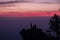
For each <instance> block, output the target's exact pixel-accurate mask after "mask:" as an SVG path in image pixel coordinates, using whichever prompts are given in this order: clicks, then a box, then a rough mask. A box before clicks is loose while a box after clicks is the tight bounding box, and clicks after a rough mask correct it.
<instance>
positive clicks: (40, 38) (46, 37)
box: [20, 14, 60, 40]
mask: <svg viewBox="0 0 60 40" xmlns="http://www.w3.org/2000/svg"><path fill="white" fill-rule="evenodd" d="M48 25H49V30H47V34H46V33H44V32H43V31H42V29H40V28H37V25H36V24H35V25H32V24H30V27H31V28H30V29H23V30H22V31H20V34H21V36H22V38H23V40H60V26H59V25H60V17H59V16H58V15H57V14H54V16H53V17H51V18H50V20H49V23H48ZM51 32H54V33H56V37H55V36H52V35H51Z"/></svg>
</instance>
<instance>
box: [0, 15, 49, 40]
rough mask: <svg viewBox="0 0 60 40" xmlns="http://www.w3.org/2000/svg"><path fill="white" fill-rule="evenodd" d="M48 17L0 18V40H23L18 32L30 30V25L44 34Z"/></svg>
mask: <svg viewBox="0 0 60 40" xmlns="http://www.w3.org/2000/svg"><path fill="white" fill-rule="evenodd" d="M49 19H50V17H49V16H41V17H19V18H18V17H15V18H10V17H0V40H23V38H22V37H21V35H20V34H19V32H20V31H21V30H22V29H30V24H31V23H32V24H33V25H34V24H36V25H37V28H41V29H42V30H43V31H44V32H46V30H47V29H48V27H49V26H48V23H49Z"/></svg>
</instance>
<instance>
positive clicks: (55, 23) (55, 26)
mask: <svg viewBox="0 0 60 40" xmlns="http://www.w3.org/2000/svg"><path fill="white" fill-rule="evenodd" d="M49 25H50V27H49V29H50V30H52V31H53V32H55V33H56V38H57V40H59V35H60V34H59V33H60V31H59V30H60V26H59V25H60V18H59V16H58V15H56V14H54V16H53V17H51V19H50V20H49Z"/></svg>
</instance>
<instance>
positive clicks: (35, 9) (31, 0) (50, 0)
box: [0, 0, 60, 15]
mask: <svg viewBox="0 0 60 40" xmlns="http://www.w3.org/2000/svg"><path fill="white" fill-rule="evenodd" d="M9 1H16V0H0V2H2V3H3V2H6V4H5V3H3V4H0V15H1V14H4V15H5V14H9V13H12V14H13V12H14V13H16V15H17V14H19V15H20V14H28V13H30V14H32V13H33V14H34V13H35V14H37V13H41V11H42V12H43V13H44V12H45V13H48V12H49V13H50V12H54V11H55V12H57V11H58V10H59V9H60V1H59V0H22V1H23V2H14V3H7V2H9ZM17 1H21V0H17ZM24 1H27V2H24ZM41 2H42V3H41ZM58 13H59V12H58ZM12 14H11V15H12Z"/></svg>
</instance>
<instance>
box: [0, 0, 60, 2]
mask: <svg viewBox="0 0 60 40" xmlns="http://www.w3.org/2000/svg"><path fill="white" fill-rule="evenodd" d="M6 1H16V0H0V2H6ZM17 1H21V0H17ZM23 1H33V2H59V0H23Z"/></svg>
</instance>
